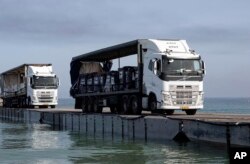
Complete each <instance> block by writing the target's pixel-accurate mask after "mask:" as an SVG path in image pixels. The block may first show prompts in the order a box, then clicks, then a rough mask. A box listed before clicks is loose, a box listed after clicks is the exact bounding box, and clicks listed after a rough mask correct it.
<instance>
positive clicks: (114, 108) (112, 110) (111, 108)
mask: <svg viewBox="0 0 250 164" xmlns="http://www.w3.org/2000/svg"><path fill="white" fill-rule="evenodd" d="M110 112H111V113H114V114H116V113H118V108H117V106H116V105H112V106H110Z"/></svg>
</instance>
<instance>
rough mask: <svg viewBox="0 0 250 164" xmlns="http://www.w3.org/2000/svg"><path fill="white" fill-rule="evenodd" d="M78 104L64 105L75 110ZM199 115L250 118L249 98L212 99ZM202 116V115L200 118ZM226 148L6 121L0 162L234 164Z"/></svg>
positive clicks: (0, 137) (0, 123) (62, 103)
mask: <svg viewBox="0 0 250 164" xmlns="http://www.w3.org/2000/svg"><path fill="white" fill-rule="evenodd" d="M73 106H74V101H73V99H63V100H60V101H59V106H58V107H61V108H73ZM199 112H206V113H238V114H250V101H249V99H247V98H210V99H206V100H205V107H204V109H203V110H201V111H199ZM199 112H198V113H199ZM228 162H229V160H228V155H227V148H226V145H223V144H215V143H207V142H200V141H197V142H194V141H192V142H187V143H177V142H174V141H172V140H166V141H159V142H158V141H147V142H145V141H140V140H135V141H133V140H122V139H120V138H112V137H107V136H106V137H104V138H100V137H99V138H98V137H93V136H88V135H86V134H79V133H72V132H69V131H55V130H52V128H51V126H49V125H45V124H28V123H20V122H19V123H15V122H8V121H0V163H21V164H22V163H23V164H28V163H32V164H33V163H37V164H40V163H41V164H50V163H51V164H52V163H53V164H54V163H60V164H61V163H62V164H63V163H107V164H109V163H121V164H123V163H124V164H127V163H139V164H140V163H197V164H198V163H228Z"/></svg>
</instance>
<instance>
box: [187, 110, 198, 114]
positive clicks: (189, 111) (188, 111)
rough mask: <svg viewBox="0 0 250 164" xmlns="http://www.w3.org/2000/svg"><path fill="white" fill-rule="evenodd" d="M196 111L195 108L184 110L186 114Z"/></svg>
mask: <svg viewBox="0 0 250 164" xmlns="http://www.w3.org/2000/svg"><path fill="white" fill-rule="evenodd" d="M196 111H197V110H196V109H189V110H185V112H186V114H187V115H195V113H196Z"/></svg>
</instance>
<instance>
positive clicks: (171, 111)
mask: <svg viewBox="0 0 250 164" xmlns="http://www.w3.org/2000/svg"><path fill="white" fill-rule="evenodd" d="M165 113H166V114H167V115H172V114H174V110H166V111H165Z"/></svg>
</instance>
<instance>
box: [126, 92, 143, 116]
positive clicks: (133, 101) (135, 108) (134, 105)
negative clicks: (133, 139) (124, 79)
mask: <svg viewBox="0 0 250 164" xmlns="http://www.w3.org/2000/svg"><path fill="white" fill-rule="evenodd" d="M129 102H130V103H129V104H130V109H131V110H132V113H133V114H141V109H140V108H139V102H138V97H137V96H135V95H133V96H131V97H130V101H129Z"/></svg>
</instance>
